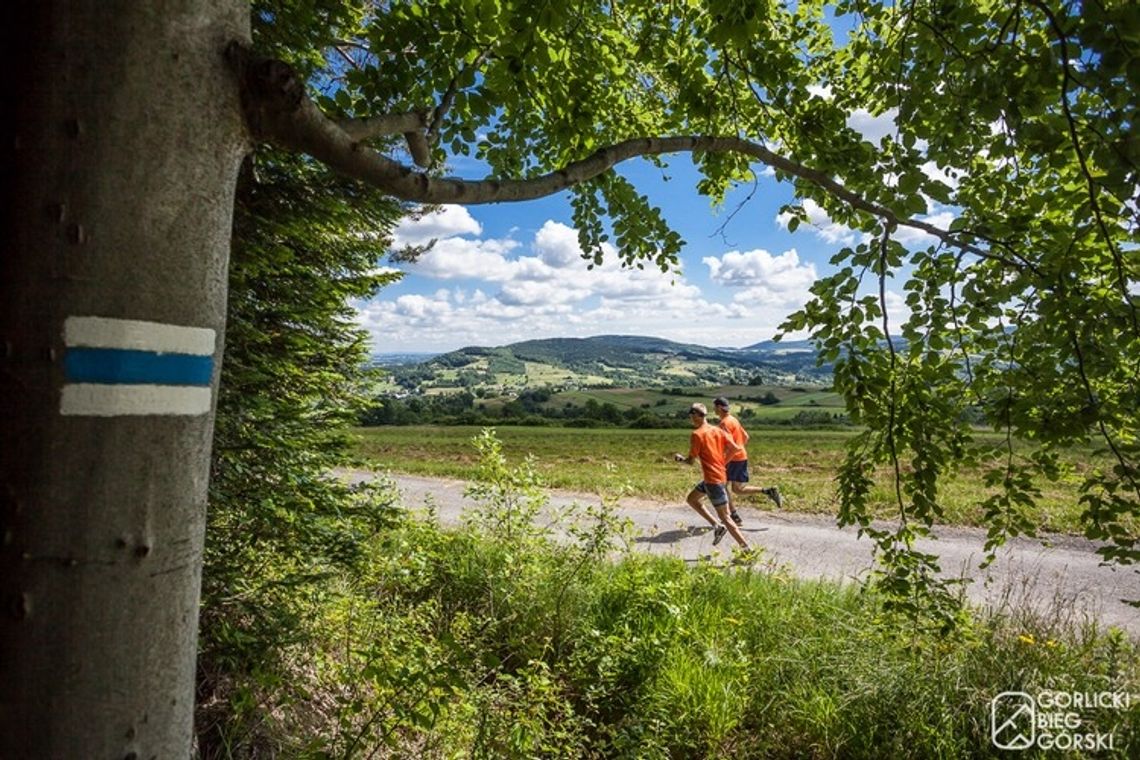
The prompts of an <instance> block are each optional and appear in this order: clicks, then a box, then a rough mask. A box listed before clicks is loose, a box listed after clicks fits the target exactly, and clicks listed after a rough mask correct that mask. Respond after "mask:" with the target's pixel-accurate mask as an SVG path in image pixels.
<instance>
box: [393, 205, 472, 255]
mask: <svg viewBox="0 0 1140 760" xmlns="http://www.w3.org/2000/svg"><path fill="white" fill-rule="evenodd" d="M482 233H483V225H481V224H479V222H477V221H476V220H475V217H473V216H471V212H470V211H468V210H467V209H466V208H464V207H463V206H441V207H440V208H439V210H438V211H435V212H433V213H430V214H424V215H423V216H421V217H419V218H418V219H416V218H412V217H407V218H405V219H403V220H402V221H401V222H400V223H399V224H398V225H396V229H395V230H394V231H393V233H392V247H393V248H403V247H405V246H409V245H423V244H424V243H427V242H429V241H431V240H440V239H443V238H449V237H454V236H456V235H480V234H482Z"/></svg>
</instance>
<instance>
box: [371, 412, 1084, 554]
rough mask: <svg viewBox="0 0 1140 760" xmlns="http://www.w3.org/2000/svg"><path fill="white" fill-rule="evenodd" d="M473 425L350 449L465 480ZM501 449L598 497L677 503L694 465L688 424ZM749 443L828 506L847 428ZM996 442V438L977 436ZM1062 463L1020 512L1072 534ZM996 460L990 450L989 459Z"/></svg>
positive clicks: (578, 433) (969, 493) (802, 494)
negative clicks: (684, 461)
mask: <svg viewBox="0 0 1140 760" xmlns="http://www.w3.org/2000/svg"><path fill="white" fill-rule="evenodd" d="M479 431H480V428H478V427H464V426H455V427H449V426H430V425H425V426H405V427H373V428H358V429H357V430H356V436H357V442H356V453H357V454H358V456H359V457H360V458H361V459H362V460H363V461H364V462H366V463H367V464H369V465H370V466H375V467H378V468H380V469H386V470H391V471H393V472H405V473H411V474H417V475H428V476H438V477H450V478H460V479H467V478H470V477H471V476H472V475H473V474H474V472H475V467H476V464H477V461H478V456H477V454H476V451H475V449H474V447H473V446H472V443H471V441H472V439H473V438H474V436H475V435H477V434H478V433H479ZM497 432H498V435H499V437H500V438H501V439H502V442H503V448H504V451H505V453H506V455H507V456H508V458H510V459H511V460H513V461H519V460H521V459H522V458H524V457H526V456H527V455H530V456H532V457H533V458H534V468H535V470H536V471H537V472H538V473H539V475H540V476H541V477H542V479H543V480H544V481H545V483H546V484H547V485H549V486H551V487H553V488H561V489H567V490H571V491H579V492H584V493H597V494H602V495H608V494H614V493H617V492H619V491H623V490H624V492H627V493H629V494H630V495H631V496H634V497H639V498H647V499H652V500H656V501H677V502H681V501H683V499H684V497H685V494H686V493H688V491H689V489H690V488H691V487H692V485H693V484H694V483H696V482H697V481H698V480H700V470H699V468H697V467H696V466H693V467H686V466H684V465H678V464H676V463H675V462H674V461H673V454H674V453H675V452H682V453H685V452H686V451H687V447H688V431H687V430H685V429H682V428H677V429H667V430H634V429H627V428H588V429H582V428H562V427H521V426H520V427H510V426H503V427H500V428H498V429H497ZM750 433H751V435H752V439H751V442H750V444H749V446H748V450H749V458H750V463H751V473H752V481H753V482H754V483H756V484H759V485H763V486H768V485H775V486H778V487H779V488H780V491H781V493H782V494H783V495H784V498H785V503H784V509H785V510H788V511H792V512H803V513H812V514H835V512H836V510H837V501H836V493H835V474H836V472H837V470H838V467H839V464H840V462H841V461H842V459H843V455H844V450H843V449H844V444H845V443H846V442H847V441H848V440H850V438H851V437H852V436H853V435H855V431H854V430H808V429H789V428H786V427H767V428H766V427H761V426H752V427H750ZM979 437H980V439H981V440H983V441H990V442H992V443H993V444H995V445H997V444H998V443H999V442H1000V441H1003V440H1004V439H1002V438H999V437H998V436H990V435H987V434H985V433H982V434H979ZM1066 463H1067V467H1066V471H1065V472H1064V473H1063V474H1062V475H1061V477H1060V478H1059V480H1057V481H1055V482H1046V481H1042V482H1040V483H1038V485H1039V487H1040V488H1041V498H1040V499H1039V500H1038V503H1037V504H1036V505H1035V506H1034V507H1033V509H1032V511H1031V512H1030V514H1029V516H1030V517H1031V518H1032V519H1033V521H1034V522H1035V523H1036V524H1037V525H1039V526H1041V529H1042V530H1043V531H1047V532H1062V533H1079V532H1080V515H1081V511H1082V507H1081V506H1080V504H1079V503H1078V498H1079V495H1080V494H1079V486H1080V483H1081V480H1082V473H1083V472H1085V471H1087V470H1088V468H1090V467H1095V466H1100V464H1101V463H1100V462H1099V460H1098V458H1097V457H1096V456H1095V455H1094V454H1093V453H1092V452H1091V451H1088V450H1085V451H1074V452H1071V453H1070V454H1069V455H1068V456H1067V457H1066ZM998 464H999V460H998V458H996V457H995V460H994V466H998ZM984 471H985V465H984V464H982V465H979V466H976V467H970V468H965V469H962V470H961V471H959V472H957V473H955V474H954V475H952V476H951V477H950V478H948V480H947V482H946V483H945V485H944V487H943V489H942V492H941V498H942V501H943V503H944V505H945V515H946V522H947V523H949V524H955V525H979V524H981V518H982V513H981V510H980V509H979V507H978V504H979V502H981V501H982V499H984V498H985V496H987V495H988V492H987V491H986V489H985V487H984V486H983V485H982V477H983V474H984ZM891 498H892V491H891V488H890V483H889V481H888V479H887V477H886V473H885V472H884V473H883V477H882V478H880V483H879V485H878V486H877V488H876V491H875V499H876V501H877V502H878V503H879V504H881V507H882V508H881V515H882V516H884V517H888V516H890V515H891ZM748 503H751V504H752V505H754V506H756V507H758V508H761V509H769V508H771V504H770V502H768V500H767V499H765V498H764V497H750V501H746V502H745V504H748Z"/></svg>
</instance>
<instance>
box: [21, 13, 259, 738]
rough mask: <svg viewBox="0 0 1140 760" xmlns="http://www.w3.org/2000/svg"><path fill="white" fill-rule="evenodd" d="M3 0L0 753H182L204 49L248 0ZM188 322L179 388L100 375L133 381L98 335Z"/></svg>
mask: <svg viewBox="0 0 1140 760" xmlns="http://www.w3.org/2000/svg"><path fill="white" fill-rule="evenodd" d="M20 5H21V6H22V7H19V8H15V9H8V12H7V13H6V14H5V16H6V17H5V24H6V25H7V26H6V28H5V30H4V32H2V33H0V34H2V35H3V42H4V44H3V55H4V58H5V61H4V66H3V68H4V72H5V73H4V75H3V76H4V78H5V82H4V88H3V94H2V96H0V97H3V98H4V99H5V100H6V101H7V103H5V104H4V107H3V108H0V113H2V114H3V119H4V126H3V131H4V135H3V143H2V146H3V147H2V148H0V151H2V154H0V155H2V156H3V162H4V166H3V172H2V175H3V177H4V186H5V190H6V191H7V192H6V197H5V199H4V204H3V208H4V210H3V212H0V213H3V214H4V220H5V221H4V242H5V245H4V250H3V257H2V260H0V288H2V290H3V293H2V296H0V340H2V341H3V346H2V352H0V356H2V357H3V358H2V359H0V435H2V436H3V444H2V447H0V528H2V535H3V538H2V540H0V595H2V603H3V606H2V607H0V621H2V622H0V685H2V686H0V757H5V758H9V757H10V758H18V757H28V758H32V757H36V758H80V757H82V758H127V757H134V758H152V757H159V758H177V757H187V756H188V755H189V753H190V751H191V741H192V735H193V734H192V718H193V685H194V655H195V648H196V635H197V619H198V591H199V585H200V577H201V555H202V542H203V525H204V517H205V505H206V486H207V477H208V465H209V452H210V442H211V435H212V430H213V399H214V398H215V395H216V393H215V392H216V387H217V378H218V369H219V366H218V365H219V362H220V359H221V353H222V334H223V320H224V315H225V298H226V265H227V256H228V251H229V238H230V224H231V215H232V206H233V192H234V187H235V182H236V175H237V170H238V167H239V163H240V160H241V157H242V155H243V153H244V152H245V151H246V149H247V137H246V130H245V126H244V122H243V119H242V115H241V108H240V104H239V97H238V91H237V83H236V80H235V78H234V76H233V74H232V71H231V70H230V69H229V68H228V67H227V65H226V62H225V60H224V55H223V51H224V49H225V46H226V44H227V42H229V41H231V40H233V39H247V38H248V22H249V6H248V3H247V2H244V1H243V0H148V2H131V1H130V0H37V1H36V2H28V3H22V4H20ZM93 318H94V319H93ZM139 336H141V338H140V337H139ZM186 336H190V337H191V338H192V339H193V340H192V341H191V342H194V341H197V345H199V346H200V345H203V343H202V339H203V338H208V337H211V336H212V341H213V342H212V344H211V345H210V347H209V348H208V349H205V350H201V351H198V353H200V354H203V355H202V356H196V357H191V358H190V360H188V361H190V362H191V364H192V366H193V367H194V368H196V371H199V373H201V371H202V368H203V367H204V368H205V375H204V378H202V377H200V378H199V379H198V380H195V381H194V382H196V383H197V384H198V385H199V386H201V387H199V388H198V389H197V390H194V389H191V390H189V391H187V390H186V389H185V388H183V389H181V390H180V389H179V388H177V387H175V388H174V389H173V390H171V389H170V387H169V383H170V380H169V378H168V379H167V380H162V379H161V378H160V379H159V380H158V381H156V382H167V385H161V386H155V387H157V388H158V390H156V391H152V390H147V389H146V388H142V389H141V390H140V389H139V388H138V387H132V388H131V389H127V390H124V389H123V388H122V387H117V388H116V387H109V386H113V385H114V384H115V383H129V382H137V381H138V378H134V380H133V381H132V380H131V377H129V375H130V373H129V372H128V371H127V370H125V369H124V367H127V365H129V364H130V362H129V361H126V360H124V361H125V362H126V363H125V364H124V363H123V362H120V361H119V360H118V359H115V358H114V357H122V356H126V355H128V354H130V356H136V354H132V353H131V351H130V349H131V348H132V345H133V344H132V343H131V341H133V340H135V339H136V338H138V339H140V340H142V341H143V343H146V342H147V341H148V340H151V339H152V338H153V339H154V340H156V341H158V344H160V345H158V348H157V349H155V346H154V345H149V346H147V345H144V346H142V348H146V349H149V350H151V353H149V354H147V353H145V352H143V354H137V355H144V354H145V356H148V357H150V358H151V359H153V360H154V361H156V362H157V363H158V365H156V366H162V367H167V366H173V365H168V364H166V363H164V362H167V360H168V359H169V357H168V356H166V355H165V354H164V353H163V351H164V350H165V349H164V345H165V344H162V341H164V340H166V341H167V343H170V342H171V341H173V343H175V344H177V343H178V342H179V341H180V340H182V339H183V338H185V337H186ZM108 340H109V341H110V343H107V341H108ZM115 341H119V342H118V343H116V342H115ZM116 347H117V348H116ZM135 347H136V348H137V347H138V346H135ZM167 348H168V347H167ZM155 350H157V353H154V351H155ZM124 351H125V352H126V353H124ZM84 355H86V356H87V357H88V358H90V357H91V356H94V357H95V359H96V362H95V364H96V365H97V366H96V368H95V369H96V370H97V371H96V376H95V378H94V381H92V376H91V375H90V372H89V370H90V368H88V369H84V368H83V367H82V366H80V365H79V364H77V362H78V360H79V359H82V358H83V356H84ZM108 356H110V357H111V358H110V359H108V358H107V357H108ZM128 358H129V357H128ZM131 361H133V359H132V360H131ZM132 366H133V365H132ZM177 366H182V365H177ZM128 369H129V368H128ZM98 371H106V372H108V373H109V376H108V377H103V378H100V377H99V376H98ZM179 371H181V370H179ZM85 373H87V374H85ZM124 373H125V374H124ZM160 374H161V373H160ZM124 378H125V379H124ZM151 379H152V380H153V378H151ZM177 383H178V380H177V378H175V379H174V385H177ZM80 385H84V386H97V387H95V389H94V390H91V388H89V387H88V388H86V389H79V388H78V386H80ZM195 393H196V394H197V395H196V396H195V395H193V394H195ZM69 394H71V395H69ZM132 394H134V395H132ZM187 394H190V395H189V396H187ZM190 397H192V398H194V399H197V401H196V402H195V403H194V404H190V406H187V405H186V404H181V406H180V403H181V401H180V399H181V400H182V401H185V398H190ZM164 399H165V400H164ZM203 399H204V400H203ZM195 404H196V405H195ZM203 405H204V408H203Z"/></svg>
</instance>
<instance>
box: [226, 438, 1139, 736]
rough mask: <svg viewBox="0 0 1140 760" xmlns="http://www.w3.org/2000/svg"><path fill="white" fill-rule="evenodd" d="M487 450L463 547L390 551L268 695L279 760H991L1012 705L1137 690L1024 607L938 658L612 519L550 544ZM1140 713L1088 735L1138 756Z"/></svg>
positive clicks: (796, 585)
mask: <svg viewBox="0 0 1140 760" xmlns="http://www.w3.org/2000/svg"><path fill="white" fill-rule="evenodd" d="M476 443H477V448H478V452H477V453H478V454H479V457H478V466H477V471H476V479H475V480H474V481H473V483H472V486H471V487H470V489H469V491H470V493H471V494H472V495H473V496H474V497H475V498H476V499H477V500H478V502H479V504H480V506H479V508H478V509H476V511H475V512H474V514H473V515H472V516H471V518H470V522H469V524H468V526H467V527H466V528H464V529H462V530H459V531H454V532H444V531H441V530H440V529H439V528H438V527H437V526H436V525H435V524H434V523H433V522H432V521H431V520H430V519H429V520H424V519H422V518H420V517H411V516H410V517H408V519H405V520H402V521H401V522H400V524H399V525H398V526H395V527H394V528H393V529H391V530H388V531H385V532H384V533H383V534H382V535H381V536H378V537H377V539H376V540H375V542H374V544H373V545H372V547H371V553H372V556H373V557H374V558H375V561H374V563H372V564H371V566H370V568H369V571H368V573H367V575H366V576H364V577H358V578H356V579H355V580H353V581H352V582H342V583H337V584H332V585H330V587H329V589H328V593H327V594H326V597H325V599H324V603H323V606H322V607H321V611H322V613H323V615H324V616H325V617H324V620H323V621H322V623H321V625H322V629H323V631H324V633H323V635H318V636H317V637H316V642H314V645H313V646H311V647H310V648H309V649H307V650H305V651H300V650H299V649H297V650H295V651H294V654H295V660H294V661H293V664H292V669H291V671H290V678H289V681H288V682H287V684H282V685H279V686H278V685H274V686H271V687H265V688H263V689H262V690H261V692H259V694H258V697H259V698H261V699H262V700H264V701H265V702H266V705H267V708H269V707H272V708H274V709H273V710H272V711H271V712H270V711H269V710H268V709H267V714H266V719H265V721H264V722H263V723H262V724H261V725H260V726H259V727H258V730H257V733H256V736H255V740H256V743H257V746H258V747H259V748H260V749H261V751H262V752H263V753H264V754H266V755H269V754H279V755H282V756H290V757H343V758H349V757H369V756H393V757H423V758H435V757H440V758H442V757H495V758H524V757H525V758H529V757H566V758H583V757H590V758H602V757H605V758H674V757H692V758H702V757H709V758H727V757H734V758H754V757H755V758H759V757H764V758H802V757H819V758H899V757H945V758H968V757H969V758H972V757H990V756H996V754H997V752H998V751H997V750H995V749H994V748H993V746H992V744H991V741H990V733H989V720H990V718H989V700H990V699H991V698H992V697H993V696H995V695H996V694H997V693H999V692H1001V691H1005V690H1024V691H1028V692H1034V693H1035V692H1036V691H1037V690H1039V689H1042V688H1057V689H1065V690H1074V691H1085V692H1097V691H1118V690H1119V691H1125V692H1134V691H1135V690H1136V688H1137V687H1138V686H1140V681H1138V679H1140V672H1138V671H1137V670H1136V663H1137V659H1136V656H1135V650H1134V644H1132V643H1130V642H1129V640H1128V639H1127V637H1125V636H1123V635H1121V633H1120V632H1119V631H1108V632H1105V631H1097V630H1095V629H1094V628H1091V627H1083V628H1082V627H1081V626H1080V624H1078V623H1076V622H1075V621H1073V620H1072V619H1071V618H1070V617H1068V616H1067V615H1066V612H1065V610H1063V609H1057V610H1052V611H1050V613H1049V615H1048V618H1047V620H1048V622H1042V620H1041V619H1035V618H1033V617H1031V616H1029V615H1027V614H1025V612H1024V611H1023V610H1020V609H1018V608H1016V607H1015V606H1013V605H1012V604H1011V605H1010V606H1007V607H1005V608H1004V609H1002V610H1001V611H1000V613H998V614H997V615H996V616H994V617H990V618H987V619H973V620H970V621H969V622H968V623H967V624H966V625H965V626H964V627H963V628H961V629H960V630H959V631H958V634H957V635H956V636H955V637H952V638H950V639H927V638H925V637H923V636H922V635H919V634H916V633H915V632H914V631H913V630H912V629H909V628H908V627H907V626H905V625H903V626H901V627H895V626H883V625H881V623H882V622H883V619H884V616H885V615H886V613H885V612H884V610H883V608H882V606H881V605H880V602H879V600H878V599H877V597H876V596H875V595H873V594H865V593H859V592H858V591H857V590H856V589H855V588H853V587H847V588H845V589H842V588H839V587H837V586H834V585H830V584H824V583H805V582H797V581H794V580H792V579H790V578H788V577H787V576H785V575H783V574H782V573H780V572H776V571H772V570H768V569H763V568H760V567H749V566H746V565H741V566H737V567H731V566H730V567H725V566H717V565H714V564H710V563H702V564H700V565H697V566H695V567H689V566H686V565H685V563H683V562H681V561H679V560H675V559H663V558H649V557H643V556H637V555H633V554H629V553H626V552H625V551H623V546H625V543H624V539H625V538H626V535H625V529H624V527H623V525H622V524H621V523H620V522H618V521H615V520H614V518H613V516H612V513H611V512H610V510H609V509H608V507H607V506H606V505H605V504H602V505H600V506H594V507H580V508H579V509H577V510H576V511H574V512H572V513H570V514H568V515H566V516H565V517H564V519H563V521H562V525H564V526H566V525H569V526H572V528H571V531H570V535H569V537H568V538H565V539H563V540H557V541H556V540H553V539H552V537H551V536H550V535H548V534H547V533H546V532H545V530H543V529H539V528H536V527H535V524H534V522H533V521H532V519H531V518H532V517H533V516H534V515H535V514H536V512H537V510H539V509H540V508H541V507H542V505H543V503H544V501H545V497H544V496H543V494H542V492H541V490H540V488H539V486H540V482H539V480H538V479H537V477H536V475H535V472H534V470H533V468H532V467H531V466H530V465H528V464H527V463H525V462H524V463H523V464H521V465H518V466H511V465H509V464H508V463H507V461H506V459H505V456H504V451H503V448H502V446H501V444H500V443H499V442H498V440H497V439H496V438H495V437H494V436H491V435H488V434H486V433H483V434H480V435H479V436H477V441H476ZM469 444H470V442H468V445H469ZM615 551H616V552H617V556H615V557H614V560H615V561H613V562H610V561H606V557H607V555H608V554H610V553H611V552H615ZM611 556H612V555H611ZM1138 711H1140V705H1137V704H1133V705H1132V706H1131V708H1130V709H1129V710H1103V711H1095V713H1094V712H1089V713H1086V714H1085V715H1084V716H1082V717H1083V718H1084V719H1086V720H1087V721H1088V723H1087V724H1085V728H1084V729H1083V730H1089V731H1092V730H1098V731H1103V732H1106V733H1112V734H1114V742H1115V746H1116V751H1115V752H1113V753H1109V754H1108V755H1107V756H1110V757H1121V758H1123V757H1128V756H1129V752H1130V751H1131V750H1132V749H1133V748H1134V746H1135V742H1136V741H1137V740H1140V737H1138V736H1137V735H1136V726H1137V725H1140V723H1138V719H1140V712H1138ZM237 749H238V750H239V752H238V754H241V752H240V750H241V749H243V747H240V746H239V747H238V748H237Z"/></svg>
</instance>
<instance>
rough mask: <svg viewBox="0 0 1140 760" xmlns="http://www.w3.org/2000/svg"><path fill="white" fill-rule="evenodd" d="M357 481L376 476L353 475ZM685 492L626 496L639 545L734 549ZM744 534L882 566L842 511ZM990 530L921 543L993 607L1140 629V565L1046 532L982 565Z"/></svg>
mask: <svg viewBox="0 0 1140 760" xmlns="http://www.w3.org/2000/svg"><path fill="white" fill-rule="evenodd" d="M348 476H349V477H351V479H352V480H354V481H359V480H364V479H368V478H371V477H374V476H373V475H372V474H370V473H367V472H363V471H358V472H352V473H348ZM393 477H394V479H395V480H396V483H397V485H398V486H399V488H400V491H401V492H402V493H403V495H404V503H405V504H406V505H407V506H408V507H411V508H417V507H423V506H424V505H425V504H427V503H429V500H430V503H431V504H432V505H433V506H434V508H435V509H436V511H437V513H438V515H439V519H440V522H441V523H443V524H445V525H446V524H455V523H457V522H458V521H459V517H460V515H461V513H462V511H463V509H464V508H465V507H467V506H470V504H471V502H470V501H469V500H467V499H466V498H465V497H464V496H463V489H464V487H465V483H464V482H463V481H459V480H445V479H441V478H425V477H420V476H415V475H403V474H395V475H393ZM682 497H683V495H679V496H678V499H677V502H676V503H674V504H667V503H658V502H652V501H647V500H641V499H632V498H626V499H622V501H621V504H620V509H621V510H622V514H623V515H624V516H625V517H628V518H629V519H630V520H632V521H633V523H634V525H635V526H636V529H637V532H638V537H637V538H636V546H637V547H638V548H639V549H641V550H643V551H648V552H653V553H657V554H671V555H675V556H679V557H682V558H684V559H686V560H690V561H695V560H697V559H698V558H700V557H708V556H710V555H715V554H716V553H718V552H719V553H720V555H722V556H725V557H727V556H728V555H729V553H730V548H729V547H730V546H731V545H732V539H731V538H730V537H727V536H726V537H725V540H724V542H722V543H721V544H720V545H719V546H717V547H715V548H714V547H713V545H712V530H711V529H710V528H709V527H708V526H707V524H706V523H705V522H704V520H702V519H701V518H700V517H699V516H698V515H697V514H696V513H695V512H693V510H692V509H690V508H689V507H688V506H686V505H685V504H684V503H683V501H682ZM573 501H578V502H582V503H591V502H596V501H597V496H593V495H589V494H575V493H570V492H566V491H554V490H551V491H550V503H551V505H552V506H555V507H557V506H563V505H566V504H569V503H571V502H573ZM741 513H742V514H743V515H744V535H745V537H746V538H747V539H748V541H749V542H750V543H752V544H753V546H759V547H763V549H764V554H763V557H764V559H765V560H767V561H770V562H772V563H774V564H776V565H778V566H782V567H786V568H787V569H788V570H789V571H790V572H791V573H792V574H793V575H795V576H798V577H800V578H824V579H834V580H840V581H850V580H856V579H860V578H863V577H864V576H865V575H866V573H867V572H868V570H869V569H870V567H871V564H872V554H871V553H872V543H871V541H870V540H869V539H867V538H862V539H860V538H859V537H858V536H857V535H856V531H855V530H854V529H852V528H845V529H839V528H837V527H835V522H834V520H833V519H830V518H824V517H819V516H812V515H801V514H794V513H778V512H767V511H761V510H759V509H755V508H751V507H744V508H742V510H741ZM984 543H985V533H984V531H982V530H979V529H976V528H948V527H947V528H940V529H939V530H938V538H937V539H936V540H928V541H920V542H918V548H919V549H920V550H922V551H929V552H931V553H935V554H938V555H939V556H940V557H941V558H942V568H943V570H944V571H945V574H946V575H949V576H954V577H963V576H964V577H968V578H972V579H973V582H972V583H970V584H969V586H968V588H967V594H968V596H969V598H970V600H971V601H972V602H974V603H975V604H978V605H980V606H983V607H999V608H1000V607H1003V606H1008V607H1011V608H1016V609H1026V608H1029V609H1032V610H1034V611H1036V612H1038V613H1039V614H1042V615H1045V616H1048V617H1049V618H1058V617H1059V618H1065V619H1067V620H1070V621H1073V622H1077V623H1081V622H1084V621H1091V620H1096V621H1097V622H1098V623H1099V624H1100V625H1101V626H1108V625H1113V626H1119V627H1121V628H1123V629H1125V630H1127V631H1128V632H1129V633H1131V634H1132V635H1133V636H1135V637H1140V609H1137V608H1135V607H1131V606H1129V605H1127V604H1125V603H1124V601H1123V600H1127V599H1140V569H1138V568H1128V567H1104V566H1102V565H1101V563H1100V557H1099V556H1098V555H1097V554H1095V549H1096V544H1094V543H1092V542H1090V541H1086V540H1084V539H1081V538H1074V537H1071V536H1053V537H1051V540H1050V542H1049V545H1043V543H1042V541H1040V540H1026V539H1015V540H1013V541H1011V542H1009V543H1008V544H1007V545H1006V546H1005V547H1003V549H1002V550H1001V552H1000V553H999V554H998V559H997V560H996V561H995V562H994V563H993V564H992V565H990V567H988V568H987V569H985V570H979V569H978V563H979V562H980V561H981V558H982V556H983V554H984V553H983V551H982V546H983V544H984Z"/></svg>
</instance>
